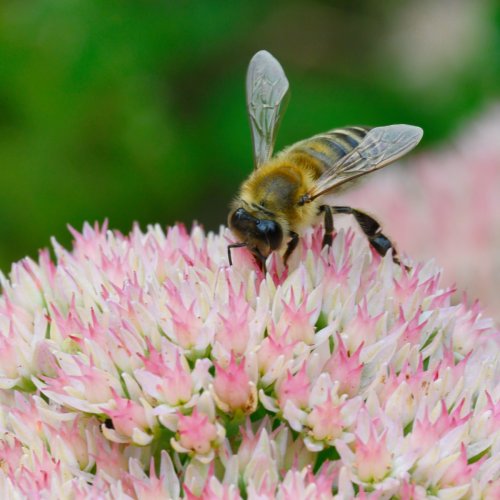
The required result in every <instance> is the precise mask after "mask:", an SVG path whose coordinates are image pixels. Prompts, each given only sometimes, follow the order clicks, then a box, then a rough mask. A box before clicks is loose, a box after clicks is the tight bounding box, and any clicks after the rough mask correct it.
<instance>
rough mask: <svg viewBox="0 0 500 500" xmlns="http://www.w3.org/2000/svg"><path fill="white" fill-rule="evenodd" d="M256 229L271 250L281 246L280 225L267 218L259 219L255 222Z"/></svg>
mask: <svg viewBox="0 0 500 500" xmlns="http://www.w3.org/2000/svg"><path fill="white" fill-rule="evenodd" d="M256 228H257V231H258V232H259V233H260V234H261V235H262V236H263V237H264V238H265V239H266V240H267V242H268V243H269V246H270V247H271V250H276V249H278V248H279V247H280V246H281V242H282V241H283V230H282V229H281V226H280V225H279V224H278V223H277V222H275V221H273V220H268V219H261V220H259V222H258V223H257V227H256Z"/></svg>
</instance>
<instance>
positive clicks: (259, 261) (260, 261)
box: [252, 248, 267, 276]
mask: <svg viewBox="0 0 500 500" xmlns="http://www.w3.org/2000/svg"><path fill="white" fill-rule="evenodd" d="M252 253H253V256H254V257H255V260H256V261H257V264H258V265H259V267H260V269H261V271H262V272H263V273H264V276H265V274H266V273H267V269H266V258H265V257H264V256H263V255H262V254H261V253H260V252H259V250H258V249H257V248H255V249H254V250H253V251H252Z"/></svg>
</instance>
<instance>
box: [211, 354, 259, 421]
mask: <svg viewBox="0 0 500 500" xmlns="http://www.w3.org/2000/svg"><path fill="white" fill-rule="evenodd" d="M215 369H216V374H215V378H214V399H215V401H216V403H217V405H218V406H219V408H221V409H222V410H223V411H225V412H234V411H236V410H240V411H241V412H243V413H252V412H253V411H255V408H256V407H257V390H256V389H255V384H254V383H253V382H252V381H251V380H250V377H249V376H248V374H247V373H246V370H245V358H242V359H241V361H240V363H239V364H238V363H236V359H235V358H234V355H231V360H230V362H229V365H228V367H227V368H226V369H224V368H222V367H221V366H220V365H218V364H215Z"/></svg>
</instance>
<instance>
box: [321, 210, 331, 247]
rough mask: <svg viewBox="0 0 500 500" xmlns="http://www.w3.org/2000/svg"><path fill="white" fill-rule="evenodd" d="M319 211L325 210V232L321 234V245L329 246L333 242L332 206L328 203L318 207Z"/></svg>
mask: <svg viewBox="0 0 500 500" xmlns="http://www.w3.org/2000/svg"><path fill="white" fill-rule="evenodd" d="M319 210H320V212H325V234H324V235H323V242H322V245H323V246H324V247H326V246H331V245H332V242H333V236H332V234H333V213H332V208H331V207H329V206H328V205H322V206H321V207H319Z"/></svg>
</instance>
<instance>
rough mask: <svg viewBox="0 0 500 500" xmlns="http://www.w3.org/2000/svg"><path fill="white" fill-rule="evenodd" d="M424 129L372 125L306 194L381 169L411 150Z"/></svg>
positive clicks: (312, 194) (309, 195) (324, 190)
mask: <svg viewBox="0 0 500 500" xmlns="http://www.w3.org/2000/svg"><path fill="white" fill-rule="evenodd" d="M423 134H424V132H423V130H422V129H421V128H420V127H414V126H413V125H389V126H387V127H377V128H373V129H371V130H370V131H369V132H368V133H367V134H366V136H365V138H364V139H363V140H362V141H361V142H360V143H359V145H358V146H357V147H356V148H354V149H353V150H352V151H351V152H350V153H349V154H347V155H346V156H343V157H342V158H341V159H340V160H338V161H337V162H336V163H334V164H333V165H332V166H331V167H330V168H329V169H327V170H326V171H325V172H324V173H323V174H322V175H321V176H320V177H319V179H318V180H317V181H316V183H315V185H314V187H313V189H312V190H311V191H310V192H309V193H307V194H306V195H305V197H304V201H311V200H314V198H317V197H318V196H321V195H323V194H326V193H328V192H329V191H332V190H334V189H336V188H337V187H339V186H340V185H342V184H344V183H346V182H350V181H352V180H354V179H355V178H357V177H360V176H362V175H366V174H369V173H370V172H373V171H375V170H379V169H381V168H383V167H385V166H386V165H389V164H390V163H392V162H393V161H396V160H397V159H398V158H400V157H401V156H403V155H404V154H406V153H407V152H408V151H410V150H412V149H413V148H414V147H415V146H416V145H417V144H418V143H419V142H420V139H422V136H423Z"/></svg>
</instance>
